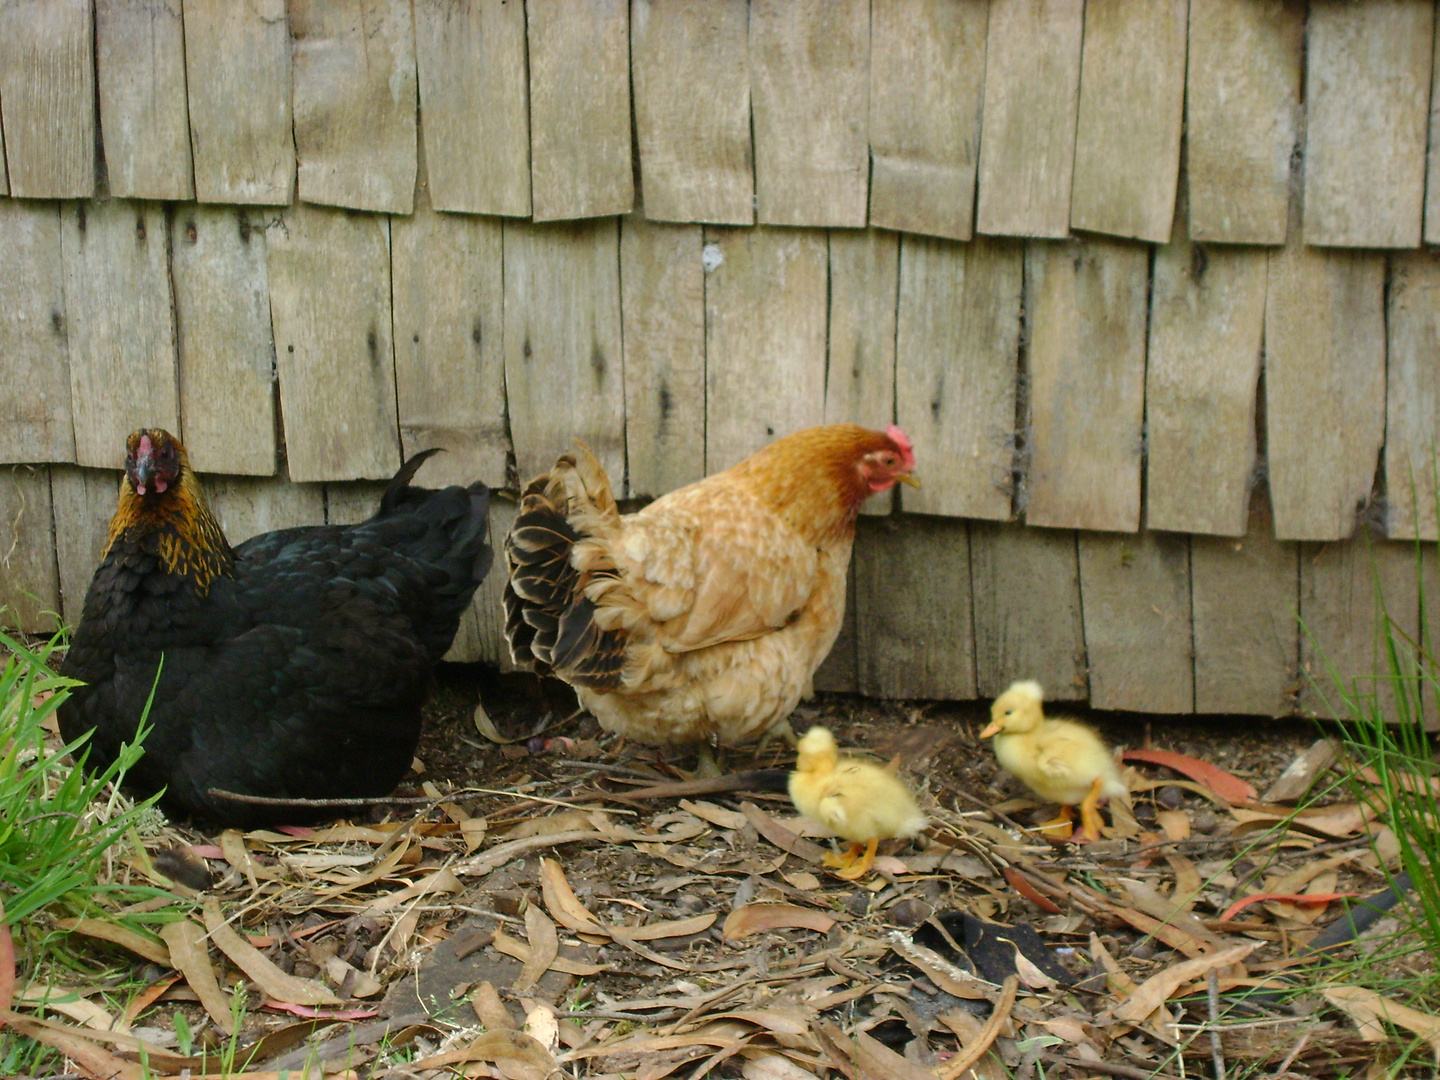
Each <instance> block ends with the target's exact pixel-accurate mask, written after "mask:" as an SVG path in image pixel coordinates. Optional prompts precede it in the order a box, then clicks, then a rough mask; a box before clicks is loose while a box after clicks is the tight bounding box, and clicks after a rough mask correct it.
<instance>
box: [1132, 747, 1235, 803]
mask: <svg viewBox="0 0 1440 1080" xmlns="http://www.w3.org/2000/svg"><path fill="white" fill-rule="evenodd" d="M1125 760H1126V761H1143V762H1145V763H1146V764H1148V765H1162V766H1164V767H1165V768H1167V769H1173V770H1174V771H1175V772H1178V773H1179V774H1180V775H1181V776H1188V777H1189V778H1190V779H1191V780H1194V781H1195V782H1196V783H1200V784H1204V785H1205V786H1206V787H1208V788H1209V789H1210V790H1211V791H1213V792H1215V794H1216V795H1219V796H1220V797H1221V798H1222V799H1224V800H1225V801H1226V802H1229V803H1244V802H1253V801H1254V800H1255V799H1257V798H1258V797H1259V794H1260V793H1259V792H1258V791H1256V790H1255V788H1254V787H1253V786H1252V785H1251V784H1249V783H1247V782H1246V781H1244V780H1241V779H1240V778H1239V777H1238V776H1236V775H1234V774H1233V773H1228V772H1226V771H1225V770H1224V769H1222V768H1220V766H1218V765H1211V764H1210V763H1209V762H1208V761H1201V760H1200V759H1199V758H1193V757H1190V756H1189V755H1188V754H1177V753H1176V752H1175V751H1173V750H1127V751H1125Z"/></svg>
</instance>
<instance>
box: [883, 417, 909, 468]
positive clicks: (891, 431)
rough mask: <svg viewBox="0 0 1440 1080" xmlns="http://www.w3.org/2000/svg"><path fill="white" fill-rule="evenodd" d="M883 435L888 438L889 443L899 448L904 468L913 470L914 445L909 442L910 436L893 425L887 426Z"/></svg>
mask: <svg viewBox="0 0 1440 1080" xmlns="http://www.w3.org/2000/svg"><path fill="white" fill-rule="evenodd" d="M885 434H886V435H888V436H890V441H891V442H893V443H894V444H895V445H896V446H898V447H899V448H900V459H901V460H902V461H903V462H905V467H906V468H907V469H913V468H914V467H915V444H914V443H912V442H911V441H910V436H909V435H906V434H905V432H903V431H901V430H900V428H899V427H897V426H896V425H895V424H891V425H890V426H888V427H887V428H886V429H885Z"/></svg>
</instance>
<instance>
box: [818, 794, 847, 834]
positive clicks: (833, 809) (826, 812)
mask: <svg viewBox="0 0 1440 1080" xmlns="http://www.w3.org/2000/svg"><path fill="white" fill-rule="evenodd" d="M845 802H846V799H845V796H844V795H843V794H841V793H839V792H836V793H835V794H832V795H826V796H825V797H824V798H823V799H821V800H820V804H819V806H818V807H817V809H818V810H819V812H820V823H821V824H822V825H825V826H827V827H829V828H830V829H832V830H833V831H835V832H837V833H840V834H842V835H843V834H844V832H845V828H846V826H847V825H849V823H850V813H849V811H848V809H847V807H846V806H845Z"/></svg>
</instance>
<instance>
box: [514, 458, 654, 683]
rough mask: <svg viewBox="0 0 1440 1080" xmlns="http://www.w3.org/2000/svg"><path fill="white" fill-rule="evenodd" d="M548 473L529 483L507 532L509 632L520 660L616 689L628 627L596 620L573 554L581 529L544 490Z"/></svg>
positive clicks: (577, 680) (571, 680)
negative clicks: (611, 627) (616, 627)
mask: <svg viewBox="0 0 1440 1080" xmlns="http://www.w3.org/2000/svg"><path fill="white" fill-rule="evenodd" d="M549 479H550V478H549V477H548V476H542V477H540V478H539V479H537V480H535V481H534V482H532V483H531V484H530V486H529V487H527V488H526V489H525V494H524V496H523V497H522V499H521V502H520V513H519V515H518V516H517V517H516V518H515V524H514V525H513V526H512V527H511V529H510V535H509V536H508V537H506V539H505V553H506V556H507V559H508V561H509V564H510V576H509V579H508V580H507V582H506V584H505V597H504V600H505V639H506V640H507V641H508V642H509V643H510V654H511V656H512V657H513V658H514V660H515V663H517V664H519V665H521V666H524V667H529V668H532V669H533V670H535V671H537V672H539V673H540V674H542V675H543V674H550V673H552V672H553V673H554V674H556V675H558V676H559V677H560V678H562V679H564V680H565V681H566V682H568V683H570V684H571V685H572V686H583V687H585V688H587V689H591V690H601V691H606V690H615V689H618V688H619V686H620V682H621V676H622V674H623V671H624V667H625V640H626V639H625V634H624V633H623V632H621V631H619V630H602V629H600V627H599V626H597V625H596V623H595V604H594V602H593V601H591V600H590V599H589V598H588V597H587V596H585V594H584V586H585V583H584V582H583V581H582V580H581V576H580V574H579V572H578V571H577V570H576V569H575V567H574V566H573V565H572V564H571V562H570V553H571V550H572V549H573V548H574V546H575V544H576V543H578V542H579V541H580V540H582V539H583V537H582V536H581V535H580V533H579V532H577V531H576V530H575V528H574V527H573V526H572V525H571V524H570V522H569V521H568V520H566V516H565V508H564V507H563V506H560V505H557V503H556V501H555V500H554V499H552V498H551V497H550V496H549V495H548V494H547V492H546V487H547V486H548V484H549Z"/></svg>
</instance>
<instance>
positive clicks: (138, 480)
mask: <svg viewBox="0 0 1440 1080" xmlns="http://www.w3.org/2000/svg"><path fill="white" fill-rule="evenodd" d="M154 475H155V462H154V460H153V459H152V458H151V457H150V455H149V454H136V455H135V462H134V464H133V465H131V466H130V486H131V487H133V488H134V489H135V494H136V495H144V494H145V491H146V489H147V488H148V487H149V486H150V479H151V477H153V476H154Z"/></svg>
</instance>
